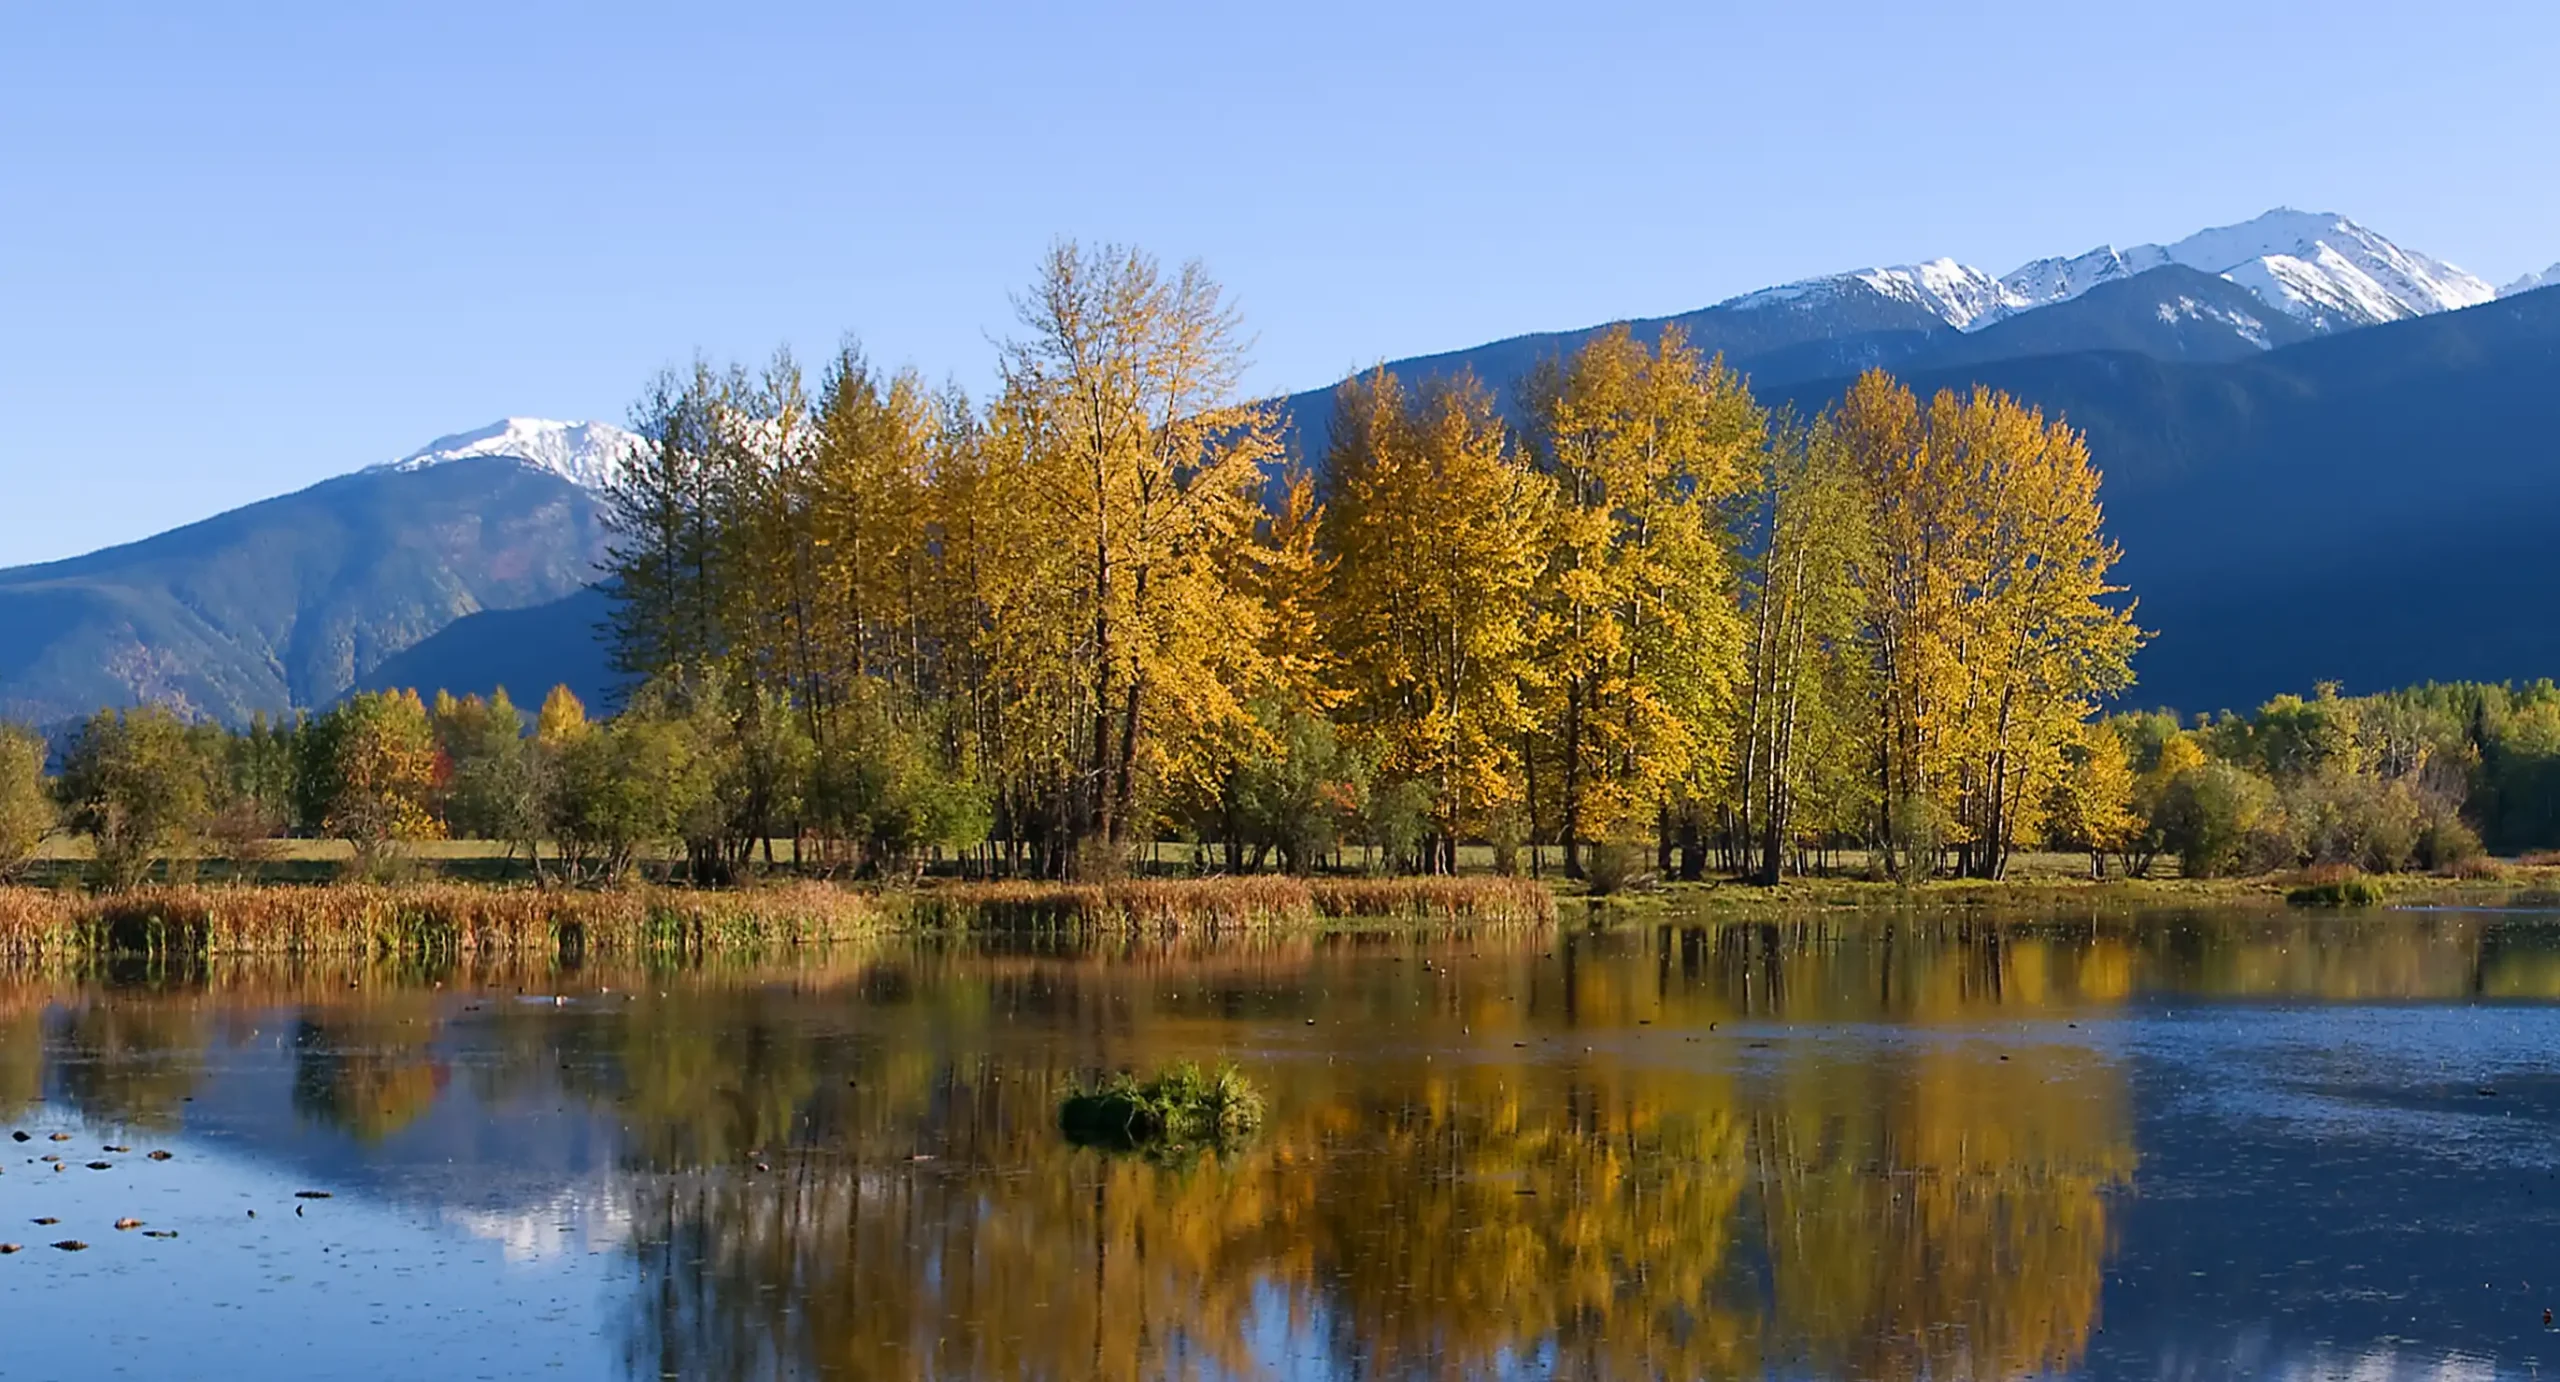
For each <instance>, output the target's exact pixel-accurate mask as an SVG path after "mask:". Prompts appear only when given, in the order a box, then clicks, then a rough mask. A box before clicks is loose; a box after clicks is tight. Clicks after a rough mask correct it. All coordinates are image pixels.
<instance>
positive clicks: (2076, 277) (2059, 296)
mask: <svg viewBox="0 0 2560 1382" xmlns="http://www.w3.org/2000/svg"><path fill="white" fill-rule="evenodd" d="M2168 262H2169V257H2168V255H2167V254H2166V253H2164V252H2163V251H2162V250H2161V248H2160V247H2159V246H2158V245H2136V246H2134V247H2133V248H2132V249H2129V250H2118V249H2117V248H2116V247H2115V246H2113V245H2100V246H2099V247H2097V248H2096V249H2093V250H2091V251H2089V252H2088V253H2087V254H2083V255H2076V256H2074V257H2072V258H2069V259H2038V260H2034V261H2032V262H2030V263H2026V264H2021V265H2019V266H2018V267H2017V268H2015V269H2013V270H2011V271H2009V272H2008V273H2006V274H2004V275H2002V276H2001V279H2000V286H2001V287H2002V288H2003V289H2004V290H2006V291H2007V292H2008V294H2009V295H2010V296H2011V297H2014V298H2016V299H2017V300H2018V301H2019V302H2020V303H2021V304H2022V305H2023V306H2025V307H2042V306H2045V305H2046V304H2048V303H2055V302H2068V301H2070V300H2071V299H2073V298H2076V297H2078V296H2080V295H2081V294H2082V293H2085V292H2087V291H2089V290H2090V289H2092V288H2095V287H2097V286H2098V285H2099V284H2101V283H2112V282H2114V281H2116V280H2117V279H2119V278H2131V277H2133V276H2134V275H2135V274H2138V273H2147V272H2149V271H2150V270H2153V269H2156V268H2159V267H2160V266H2161V265H2163V264H2166V263H2168Z"/></svg>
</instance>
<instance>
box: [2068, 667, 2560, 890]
mask: <svg viewBox="0 0 2560 1382" xmlns="http://www.w3.org/2000/svg"><path fill="white" fill-rule="evenodd" d="M2072 757H2073V762H2074V770H2073V772H2072V774H2071V775H2070V777H2069V779H2068V780H2067V782H2068V786H2067V790H2066V791H2065V792H2064V793H2063V794H2062V796H2061V798H2060V808H2061V809H2059V810H2058V811H2057V813H2056V820H2057V824H2058V826H2059V827H2060V829H2059V831H2058V833H2059V834H2060V835H2061V836H2062V837H2063V838H2065V839H2067V840H2069V841H2072V842H2074V843H2077V844H2079V845H2081V846H2082V847H2084V848H2087V849H2089V850H2090V851H2091V852H2092V855H2093V860H2095V861H2097V862H2098V866H2100V867H2103V858H2104V856H2106V855H2107V854H2110V853H2112V854H2115V855H2117V856H2119V857H2120V858H2121V859H2122V860H2123V863H2124V866H2125V867H2126V868H2127V869H2128V870H2129V871H2131V872H2135V873H2146V872H2149V871H2150V869H2151V867H2152V863H2153V861H2154V860H2155V859H2157V858H2158V857H2159V856H2161V855H2163V854H2170V855H2175V856H2177V857H2178V858H2179V860H2180V861H2181V863H2182V865H2183V867H2184V868H2185V870H2186V871H2187V872H2188V873H2189V874H2191V875H2211V874H2230V873H2255V872H2263V871H2266V870H2270V869H2278V868H2289V867H2294V866H2297V865H2304V864H2333V865H2347V866H2353V867H2356V868H2362V869H2368V870H2372V871H2376V872H2391V871H2396V870H2401V869H2408V868H2429V869H2450V868H2458V867H2460V866H2462V865H2464V864H2466V863H2467V862H2469V861H2470V860H2472V859H2474V858H2476V857H2477V856H2479V855H2480V854H2482V853H2483V851H2484V849H2485V848H2489V847H2494V848H2496V849H2498V850H2501V851H2504V852H2509V853H2522V852H2525V851H2529V850H2533V849H2537V848H2548V847H2551V846H2553V845H2560V686H2555V685H2554V684H2553V683H2552V682H2550V681H2548V680H2545V681H2541V682H2537V683H2534V684H2532V685H2529V686H2524V687H2520V688H2519V687H2510V686H2503V685H2484V684H2479V683H2457V684H2450V685H2430V686H2424V687H2417V688H2413V689H2409V690H2403V691H2393V692H2387V693H2384V694H2381V695H2373V696H2361V697H2345V696H2341V695H2339V694H2338V690H2337V688H2336V687H2335V686H2322V687H2320V688H2318V689H2317V690H2316V691H2315V693H2314V695H2313V696H2312V697H2311V698H2310V699H2308V700H2306V699H2304V698H2302V697H2299V696H2279V697H2277V698H2276V699H2274V700H2272V701H2270V702H2268V703H2267V704H2266V705H2264V706H2262V707H2260V708H2259V709H2258V711H2257V712H2256V713H2255V714H2253V715H2245V716H2243V715H2228V714H2226V715H2224V716H2221V717H2219V718H2218V719H2203V718H2199V719H2198V720H2197V721H2195V722H2194V723H2193V724H2192V725H2185V726H2182V725H2181V724H2180V723H2179V721H2178V719H2177V718H2176V717H2175V716H2173V715H2170V714H2168V713H2167V712H2165V711H2154V712H2150V713H2146V714H2133V715H2120V716H2116V717H2114V718H2112V719H2110V720H2108V721H2107V722H2106V723H2105V724H2103V725H2100V726H2096V727H2094V728H2093V731H2092V732H2091V733H2089V734H2088V735H2087V736H2086V737H2085V739H2084V742H2083V744H2082V745H2081V746H2080V747H2079V748H2077V749H2076V750H2075V751H2074V753H2073V755H2072ZM2484 836H2485V837H2486V838H2485V840H2484V838H2483V837H2484Z"/></svg>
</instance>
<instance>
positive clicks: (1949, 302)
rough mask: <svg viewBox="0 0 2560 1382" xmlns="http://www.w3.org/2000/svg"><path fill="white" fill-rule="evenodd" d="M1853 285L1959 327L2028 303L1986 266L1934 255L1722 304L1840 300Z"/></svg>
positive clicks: (1748, 306)
mask: <svg viewBox="0 0 2560 1382" xmlns="http://www.w3.org/2000/svg"><path fill="white" fill-rule="evenodd" d="M1852 289H1865V290H1867V291H1870V292H1874V293H1877V294H1880V295H1882V296H1884V297H1888V298H1892V299H1894V300H1896V301H1898V302H1907V303H1910V304H1912V305H1913V306H1916V307H1919V308H1921V309H1922V310H1924V311H1926V312H1928V313H1929V314H1930V315H1932V316H1935V317H1937V318H1938V319H1939V320H1941V321H1943V322H1945V323H1946V324H1947V325H1949V326H1952V327H1954V328H1956V329H1957V330H1959V331H1970V330H1972V329H1974V328H1975V327H1978V326H1988V325H1990V324H1991V323H1992V322H1995V321H1998V320H1999V319H2000V318H2002V317H2005V316H2007V315H2009V314H2010V313H2012V312H2015V311H2017V310H2019V308H2020V307H2022V306H2023V305H2024V304H2022V303H2019V302H2016V301H2013V300H2011V298H2010V297H2009V295H2008V294H2007V293H2005V292H2004V291H2003V290H2002V288H2001V286H2000V281H1999V280H1998V279H1995V278H1993V277H1992V276H1991V275H1989V274H1987V273H1984V272H1983V271H1982V270H1980V269H1977V268H1974V267H1972V266H1971V265H1969V264H1959V263H1957V262H1956V261H1955V260H1952V259H1932V260H1929V261H1928V262H1927V263H1923V264H1895V265H1891V266H1888V267H1883V268H1874V269H1857V270H1854V271H1852V272H1849V273H1844V274H1831V275H1829V276H1827V277H1823V278H1808V279H1804V280H1801V281H1799V282H1795V283H1782V284H1780V285H1778V286H1777V287H1775V288H1763V289H1761V290H1760V291H1758V292H1756V293H1745V294H1743V295H1742V296H1740V297H1737V298H1728V299H1727V300H1725V301H1724V302H1721V303H1718V304H1717V306H1719V307H1725V308H1732V309H1737V310H1741V311H1754V310H1758V309H1762V308H1770V307H1781V306H1805V305H1809V304H1812V303H1817V302H1822V301H1825V300H1836V299H1837V298H1838V297H1839V296H1840V295H1841V294H1843V293H1845V292H1849V291H1851V290H1852Z"/></svg>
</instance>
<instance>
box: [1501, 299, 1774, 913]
mask: <svg viewBox="0 0 2560 1382" xmlns="http://www.w3.org/2000/svg"><path fill="white" fill-rule="evenodd" d="M1530 394H1531V400H1530V407H1531V411H1532V415H1533V419H1534V425H1533V426H1532V427H1531V429H1530V436H1531V437H1532V439H1533V443H1534V444H1533V451H1534V453H1535V458H1536V460H1537V463H1538V465H1539V468H1540V470H1541V471H1542V472H1543V473H1544V474H1545V475H1546V476H1547V478H1548V479H1549V480H1550V481H1551V482H1552V484H1553V485H1554V488H1555V502H1554V504H1553V506H1552V508H1551V510H1550V513H1551V515H1552V519H1551V527H1550V533H1549V537H1548V541H1547V551H1546V569H1545V570H1544V571H1543V572H1542V574H1541V578H1540V581H1539V593H1538V604H1539V619H1538V643H1539V662H1540V666H1541V668H1542V670H1543V672H1544V687H1545V695H1544V696H1543V697H1542V698H1541V701H1540V705H1539V710H1540V716H1539V718H1540V720H1541V721H1542V724H1543V727H1544V735H1543V736H1542V737H1543V738H1544V739H1545V740H1546V742H1547V744H1548V745H1549V751H1550V753H1551V755H1552V757H1553V759H1554V762H1555V765H1556V772H1555V778H1554V782H1555V791H1556V800H1557V804H1558V813H1557V821H1556V834H1557V836H1558V838H1559V839H1560V840H1561V841H1562V843H1563V845H1564V851H1565V870H1566V872H1567V873H1568V874H1570V875H1573V876H1576V877H1579V876H1580V874H1581V848H1582V846H1583V845H1584V844H1585V843H1588V842H1591V841H1595V840H1603V839H1608V838H1612V837H1614V836H1618V835H1621V834H1624V833H1627V832H1628V831H1629V830H1630V828H1631V827H1633V826H1635V825H1637V824H1639V823H1640V824H1643V825H1646V826H1650V825H1651V824H1653V822H1654V821H1655V820H1656V818H1657V817H1658V816H1660V815H1661V813H1662V812H1664V811H1665V810H1666V809H1667V808H1668V806H1669V805H1670V803H1671V800H1672V798H1673V796H1674V795H1675V793H1679V792H1682V791H1684V790H1690V789H1695V788H1698V787H1701V786H1703V785H1704V784H1705V783H1707V782H1709V781H1711V780H1713V779H1714V778H1715V777H1717V776H1718V775H1719V771H1718V770H1719V769H1720V768H1721V767H1722V760H1723V757H1724V749H1725V747H1726V746H1725V744H1724V743H1723V742H1722V736H1721V733H1720V731H1721V729H1722V727H1723V724H1724V721H1725V717H1726V714H1727V710H1728V707H1729V705H1730V702H1731V699H1732V693H1733V688H1734V686H1735V684H1736V683H1737V682H1738V681H1739V680H1740V678H1741V672H1742V642H1743V640H1742V625H1741V621H1740V620H1739V618H1738V617H1737V611H1736V609H1735V603H1734V590H1733V574H1734V573H1733V569H1732V562H1731V560H1730V554H1729V553H1728V551H1727V546H1726V543H1727V537H1726V530H1725V525H1724V522H1723V516H1722V514H1721V513H1720V512H1719V507H1718V506H1719V505H1721V504H1722V503H1723V502H1724V501H1725V500H1726V499H1727V498H1729V497H1730V496H1731V495H1733V494H1734V493H1735V492H1736V491H1738V490H1739V489H1741V487H1742V486H1743V484H1744V483H1745V482H1746V481H1747V480H1748V479H1750V478H1751V476H1750V467H1749V463H1748V462H1749V458H1750V456H1751V455H1752V453H1753V452H1754V450H1755V449H1756V448H1757V447H1758V445H1759V443H1760V441H1761V438H1762V436H1763V433H1764V431H1765V425H1766V424H1765V420H1764V418H1763V415H1762V413H1761V411H1760V409H1759V408H1758V407H1756V406H1755V405H1754V404H1753V403H1752V401H1751V395H1750V392H1749V390H1748V389H1746V388H1745V387H1744V386H1743V383H1742V380H1741V379H1740V377H1738V376H1736V375H1735V374H1734V373H1733V372H1732V371H1730V370H1727V369H1726V368H1725V367H1724V364H1723V362H1722V361H1721V360H1718V361H1714V362H1709V361H1706V360H1703V359H1701V358H1700V356H1699V354H1698V352H1697V351H1696V350H1694V349H1692V348H1691V347H1690V346H1689V344H1688V342H1687V340H1686V339H1685V338H1684V337H1683V336H1682V335H1681V333H1680V330H1679V328H1677V327H1666V328H1665V329H1664V330H1663V333H1662V337H1661V340H1660V342H1659V343H1658V345H1657V346H1655V347H1652V348H1648V347H1646V346H1645V345H1643V344H1642V343H1640V342H1638V341H1637V340H1635V338H1634V336H1633V335H1632V334H1631V333H1630V332H1629V331H1628V330H1627V328H1625V327H1623V326H1621V327H1616V328H1613V329H1611V330H1608V331H1604V332H1602V333H1600V334H1599V335H1598V336H1595V337H1593V338H1592V339H1591V341H1590V342H1589V343H1587V344H1586V345H1584V346H1583V347H1582V349H1581V350H1579V351H1577V352H1576V353H1575V354H1574V356H1573V358H1572V359H1570V360H1569V361H1567V362H1565V363H1564V364H1563V365H1562V366H1561V367H1560V368H1558V369H1556V370H1553V371H1550V372H1548V373H1547V374H1545V375H1544V376H1543V377H1542V378H1541V379H1540V380H1538V381H1536V382H1534V383H1533V385H1532V387H1531V389H1530Z"/></svg>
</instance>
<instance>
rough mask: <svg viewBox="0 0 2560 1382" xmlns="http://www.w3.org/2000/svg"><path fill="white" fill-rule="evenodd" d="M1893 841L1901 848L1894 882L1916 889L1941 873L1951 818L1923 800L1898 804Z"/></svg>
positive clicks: (1917, 798)
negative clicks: (1948, 822) (1939, 857)
mask: <svg viewBox="0 0 2560 1382" xmlns="http://www.w3.org/2000/svg"><path fill="white" fill-rule="evenodd" d="M1893 838H1894V840H1895V841H1896V842H1897V843H1898V844H1899V845H1900V846H1901V848H1900V849H1899V850H1897V851H1896V852H1895V854H1894V856H1893V873H1894V881H1895V882H1897V883H1900V884H1902V885H1903V886H1904V887H1906V888H1908V887H1914V886H1917V885H1918V884H1920V883H1923V882H1926V881H1928V878H1929V876H1930V875H1931V874H1934V873H1936V872H1937V871H1938V856H1939V855H1940V854H1942V853H1944V852H1945V850H1946V847H1947V814H1946V812H1945V811H1944V810H1942V809H1940V807H1939V806H1938V803H1936V802H1934V801H1931V800H1929V799H1928V798H1927V797H1923V796H1911V797H1905V798H1903V799H1902V800H1901V801H1899V802H1896V803H1894V807H1893Z"/></svg>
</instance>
